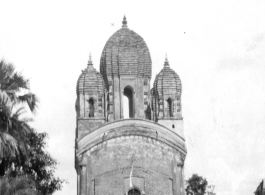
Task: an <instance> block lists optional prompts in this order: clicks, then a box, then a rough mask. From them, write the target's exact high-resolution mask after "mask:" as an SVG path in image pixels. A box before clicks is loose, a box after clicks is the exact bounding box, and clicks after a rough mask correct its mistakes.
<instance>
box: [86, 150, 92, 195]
mask: <svg viewBox="0 0 265 195" xmlns="http://www.w3.org/2000/svg"><path fill="white" fill-rule="evenodd" d="M91 163H92V162H91V156H90V155H89V156H87V166H86V172H87V178H86V186H87V195H90V193H91V190H92V189H93V187H94V186H92V184H93V182H92V181H93V179H94V175H93V170H92V166H91Z"/></svg>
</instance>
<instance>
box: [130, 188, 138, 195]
mask: <svg viewBox="0 0 265 195" xmlns="http://www.w3.org/2000/svg"><path fill="white" fill-rule="evenodd" d="M128 195H141V193H140V191H139V190H137V189H135V188H133V189H130V190H129V192H128Z"/></svg>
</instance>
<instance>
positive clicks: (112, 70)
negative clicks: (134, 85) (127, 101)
mask: <svg viewBox="0 0 265 195" xmlns="http://www.w3.org/2000/svg"><path fill="white" fill-rule="evenodd" d="M122 23H123V26H122V28H121V29H120V30H118V31H117V32H115V33H114V34H113V35H112V36H111V37H110V38H109V40H108V41H107V43H106V45H105V47H104V49H103V52H102V54H101V61H100V72H101V74H102V75H103V77H104V79H105V80H111V79H110V78H109V77H112V76H113V75H119V76H121V75H123V76H130V75H136V76H138V77H147V78H151V69H152V67H151V66H152V62H151V57H150V53H149V49H148V47H147V45H146V43H145V41H144V40H143V38H142V37H141V36H140V35H138V34H137V33H135V32H134V31H132V30H130V29H129V28H127V21H126V18H125V17H124V19H123V22H122Z"/></svg>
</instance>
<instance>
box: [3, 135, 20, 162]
mask: <svg viewBox="0 0 265 195" xmlns="http://www.w3.org/2000/svg"><path fill="white" fill-rule="evenodd" d="M17 153H18V142H17V140H16V139H15V138H14V137H12V136H11V135H9V134H8V133H5V132H0V159H3V158H10V157H15V156H16V154H17Z"/></svg>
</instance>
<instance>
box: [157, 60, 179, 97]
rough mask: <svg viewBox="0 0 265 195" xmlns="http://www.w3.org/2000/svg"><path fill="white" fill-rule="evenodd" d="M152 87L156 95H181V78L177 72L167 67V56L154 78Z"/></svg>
mask: <svg viewBox="0 0 265 195" xmlns="http://www.w3.org/2000/svg"><path fill="white" fill-rule="evenodd" d="M153 89H154V93H155V94H158V95H162V94H168V95H181V91H182V86H181V80H180V78H179V76H178V74H177V73H176V72H175V71H174V70H172V69H171V68H170V67H169V63H168V59H167V57H166V60H165V64H164V67H163V69H162V70H161V71H160V73H159V74H158V75H157V76H156V78H155V81H154V87H153Z"/></svg>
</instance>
